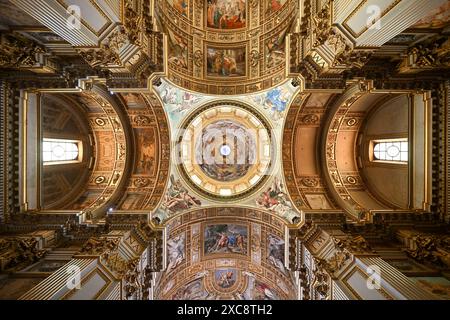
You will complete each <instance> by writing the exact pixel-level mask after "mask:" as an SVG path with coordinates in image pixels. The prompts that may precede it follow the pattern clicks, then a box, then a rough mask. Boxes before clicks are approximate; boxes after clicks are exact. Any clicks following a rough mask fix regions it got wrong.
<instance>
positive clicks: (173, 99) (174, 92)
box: [160, 85, 201, 115]
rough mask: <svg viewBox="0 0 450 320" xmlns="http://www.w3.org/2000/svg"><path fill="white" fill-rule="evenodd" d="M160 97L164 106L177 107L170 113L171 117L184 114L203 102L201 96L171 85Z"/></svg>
mask: <svg viewBox="0 0 450 320" xmlns="http://www.w3.org/2000/svg"><path fill="white" fill-rule="evenodd" d="M160 95H161V100H162V101H163V102H164V104H166V105H171V106H172V107H175V108H174V109H173V110H171V111H170V114H171V115H174V114H180V113H183V112H184V111H186V110H188V109H189V108H191V107H192V106H193V105H194V104H196V103H197V102H199V101H200V100H201V98H200V97H199V96H196V95H194V94H191V93H189V92H187V91H184V90H180V89H178V88H176V87H172V86H169V85H167V86H166V87H165V88H164V89H163V90H162V91H161V94H160Z"/></svg>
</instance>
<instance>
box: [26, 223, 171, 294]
mask: <svg viewBox="0 0 450 320" xmlns="http://www.w3.org/2000/svg"><path fill="white" fill-rule="evenodd" d="M162 253H163V235H162V230H159V231H158V230H153V229H152V228H151V227H150V226H149V225H148V224H146V223H143V224H140V225H138V226H136V227H134V228H133V229H132V230H130V231H121V230H115V231H111V232H110V233H108V234H106V235H104V236H100V237H94V238H91V239H89V240H88V241H87V242H86V243H85V244H84V246H83V247H82V249H81V250H80V252H78V253H77V254H76V255H74V256H73V259H72V260H71V261H70V262H68V263H67V264H66V265H64V266H63V267H61V268H60V269H58V270H57V271H56V272H55V273H53V274H52V275H51V276H49V277H48V278H46V279H45V280H44V281H42V282H41V283H39V284H38V285H37V286H36V287H34V288H33V289H31V290H30V291H28V292H27V293H25V294H24V295H23V296H22V297H21V298H20V299H21V300H148V299H151V298H152V292H151V285H152V279H153V273H155V272H158V271H161V270H162V269H163V261H162V260H163V259H162Z"/></svg>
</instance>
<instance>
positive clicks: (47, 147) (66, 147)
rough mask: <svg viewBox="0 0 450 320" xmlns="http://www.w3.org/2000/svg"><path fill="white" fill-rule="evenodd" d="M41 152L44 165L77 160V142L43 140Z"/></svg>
mask: <svg viewBox="0 0 450 320" xmlns="http://www.w3.org/2000/svg"><path fill="white" fill-rule="evenodd" d="M42 150H43V153H42V156H43V161H44V163H45V164H51V163H52V162H65V161H78V160H79V159H78V157H79V142H77V141H73V140H62V139H44V143H43V149H42Z"/></svg>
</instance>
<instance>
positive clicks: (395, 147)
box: [373, 139, 408, 163]
mask: <svg viewBox="0 0 450 320" xmlns="http://www.w3.org/2000/svg"><path fill="white" fill-rule="evenodd" d="M373 160H374V161H389V162H402V163H407V162H408V140H407V139H397V140H391V139H389V140H377V141H374V142H373Z"/></svg>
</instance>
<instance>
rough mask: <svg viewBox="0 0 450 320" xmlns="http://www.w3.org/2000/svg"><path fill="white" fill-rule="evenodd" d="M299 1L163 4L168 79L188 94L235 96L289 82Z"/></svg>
mask: <svg viewBox="0 0 450 320" xmlns="http://www.w3.org/2000/svg"><path fill="white" fill-rule="evenodd" d="M297 10H298V1H294V0H283V1H267V0H263V1H255V0H219V1H217V0H207V1H175V0H174V1H157V11H156V13H157V17H158V22H159V24H160V25H161V30H163V32H165V33H166V34H167V42H168V59H167V67H168V70H167V71H168V79H169V80H170V81H172V82H173V83H174V84H176V85H179V86H181V87H183V88H186V89H188V90H193V91H197V92H202V93H209V94H219V95H233V94H243V93H252V92H256V91H261V90H264V89H268V88H271V87H273V86H276V85H278V84H280V83H281V82H283V80H284V79H286V59H285V58H286V56H285V54H286V51H285V46H286V36H287V34H288V33H289V32H290V30H291V29H292V27H293V24H295V21H296V19H295V18H296V13H297Z"/></svg>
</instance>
